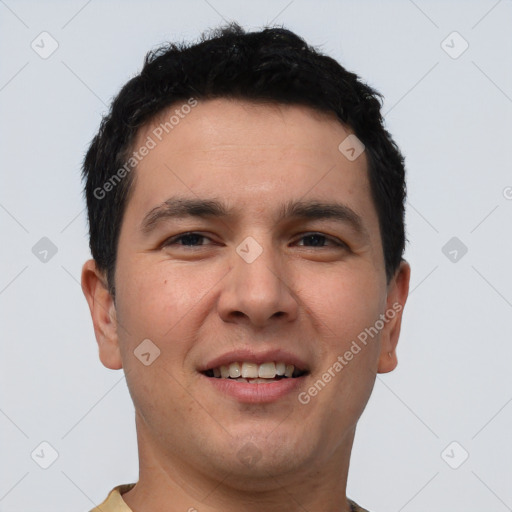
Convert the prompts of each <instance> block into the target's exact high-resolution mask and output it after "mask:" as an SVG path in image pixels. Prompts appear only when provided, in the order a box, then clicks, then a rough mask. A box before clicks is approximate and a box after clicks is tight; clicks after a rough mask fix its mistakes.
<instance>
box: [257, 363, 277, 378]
mask: <svg viewBox="0 0 512 512" xmlns="http://www.w3.org/2000/svg"><path fill="white" fill-rule="evenodd" d="M275 376H276V365H275V364H274V363H263V364H260V366H259V368H258V377H261V378H263V379H273V378H274V377H275Z"/></svg>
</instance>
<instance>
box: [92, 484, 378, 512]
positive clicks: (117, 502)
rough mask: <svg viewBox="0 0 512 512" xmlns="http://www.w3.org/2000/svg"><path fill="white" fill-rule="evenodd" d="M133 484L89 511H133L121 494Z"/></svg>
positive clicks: (355, 510)
mask: <svg viewBox="0 0 512 512" xmlns="http://www.w3.org/2000/svg"><path fill="white" fill-rule="evenodd" d="M134 486H135V484H125V485H118V486H117V487H114V488H113V489H112V490H111V491H110V493H109V495H108V496H107V499H106V500H105V501H104V502H103V503H101V504H100V505H98V506H97V507H96V508H94V509H92V510H91V511H90V512H133V511H132V509H131V508H130V507H129V506H128V505H127V504H126V503H125V501H124V500H123V497H122V496H121V495H122V494H124V493H125V492H128V491H129V490H130V489H132V488H133V487H134ZM348 502H349V504H350V506H351V512H368V511H367V510H366V509H364V508H361V507H360V506H359V505H358V504H357V503H354V502H353V501H352V500H348Z"/></svg>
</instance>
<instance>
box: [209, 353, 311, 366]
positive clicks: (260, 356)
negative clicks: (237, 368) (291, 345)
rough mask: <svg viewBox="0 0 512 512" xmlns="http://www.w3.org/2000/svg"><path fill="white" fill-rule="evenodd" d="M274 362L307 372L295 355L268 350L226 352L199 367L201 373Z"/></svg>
mask: <svg viewBox="0 0 512 512" xmlns="http://www.w3.org/2000/svg"><path fill="white" fill-rule="evenodd" d="M270 361H274V362H276V363H286V364H293V366H295V368H298V369H299V370H302V371H307V370H308V367H307V364H306V363H305V362H304V361H303V360H302V359H301V358H300V357H298V356H296V355H295V354H292V353H290V352H288V351H286V350H282V349H274V350H266V351H264V352H257V351H255V350H251V349H239V350H233V351H231V352H226V353H225V354H222V355H221V356H218V357H215V358H214V359H211V360H210V361H208V362H207V363H206V364H204V365H202V366H200V367H199V371H200V372H205V371H207V370H212V369H213V368H219V367H220V366H229V365H230V364H231V363H244V362H247V363H255V364H263V363H268V362H270Z"/></svg>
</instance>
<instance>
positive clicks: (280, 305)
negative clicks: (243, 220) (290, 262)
mask: <svg viewBox="0 0 512 512" xmlns="http://www.w3.org/2000/svg"><path fill="white" fill-rule="evenodd" d="M249 261H250V260H249ZM290 280H291V273H290V272H289V271H288V272H287V271H286V270H285V267H284V265H283V261H282V259H281V258H280V257H279V254H276V252H275V250H273V249H271V248H270V246H269V245H267V246H266V247H265V248H264V249H263V251H262V253H261V254H260V255H259V256H258V257H257V258H256V259H255V260H254V261H251V262H250V263H249V262H248V261H246V260H245V259H244V258H242V257H241V256H240V255H239V254H238V253H237V252H236V251H233V254H232V267H231V271H230V272H228V274H227V275H226V278H225V279H224V280H223V281H222V282H223V288H222V292H221V294H220V296H219V299H218V305H217V307H218V311H219V315H220V316H221V318H222V319H223V320H224V321H225V322H231V323H246V324H249V325H252V326H254V327H259V328H261V327H265V326H270V325H271V324H272V323H277V322H291V321H293V320H295V318H296V317H297V311H298V303H297V300H296V298H295V297H296V295H295V293H294V292H293V283H291V282H290Z"/></svg>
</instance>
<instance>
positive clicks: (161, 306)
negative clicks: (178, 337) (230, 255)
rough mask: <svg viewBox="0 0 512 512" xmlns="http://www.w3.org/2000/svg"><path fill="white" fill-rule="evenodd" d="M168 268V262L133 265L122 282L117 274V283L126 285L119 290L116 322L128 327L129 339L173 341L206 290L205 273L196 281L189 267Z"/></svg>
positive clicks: (195, 276) (174, 266) (195, 275)
mask: <svg viewBox="0 0 512 512" xmlns="http://www.w3.org/2000/svg"><path fill="white" fill-rule="evenodd" d="M170 265H171V264H170V262H169V261H160V262H151V264H148V265H144V264H137V265H134V266H133V269H132V270H131V271H129V272H126V273H125V276H128V275H129V276H130V278H129V279H125V280H124V281H122V279H123V278H122V274H121V273H120V278H119V282H124V283H129V285H128V286H127V285H126V284H125V285H124V287H123V289H122V290H119V298H120V300H119V305H118V311H119V319H120V320H121V321H124V322H125V323H126V324H127V325H128V326H129V327H130V328H131V329H128V330H129V331H130V337H133V336H134V335H137V336H138V337H140V336H144V337H149V338H151V336H154V337H155V339H160V340H161V342H164V340H166V339H167V338H173V334H172V333H173V332H175V331H179V330H180V326H181V324H182V320H183V319H184V318H185V317H186V315H187V314H188V313H190V312H192V311H193V310H194V307H196V306H197V305H198V303H199V302H200V301H201V298H202V297H203V296H204V295H205V293H206V291H207V290H208V289H209V287H208V281H209V280H208V279H207V276H205V275H204V273H202V274H201V277H200V278H199V276H198V275H197V272H194V271H193V269H192V267H187V266H185V265H183V266H179V265H174V264H173V267H172V268H170ZM210 288H211V286H210Z"/></svg>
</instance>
